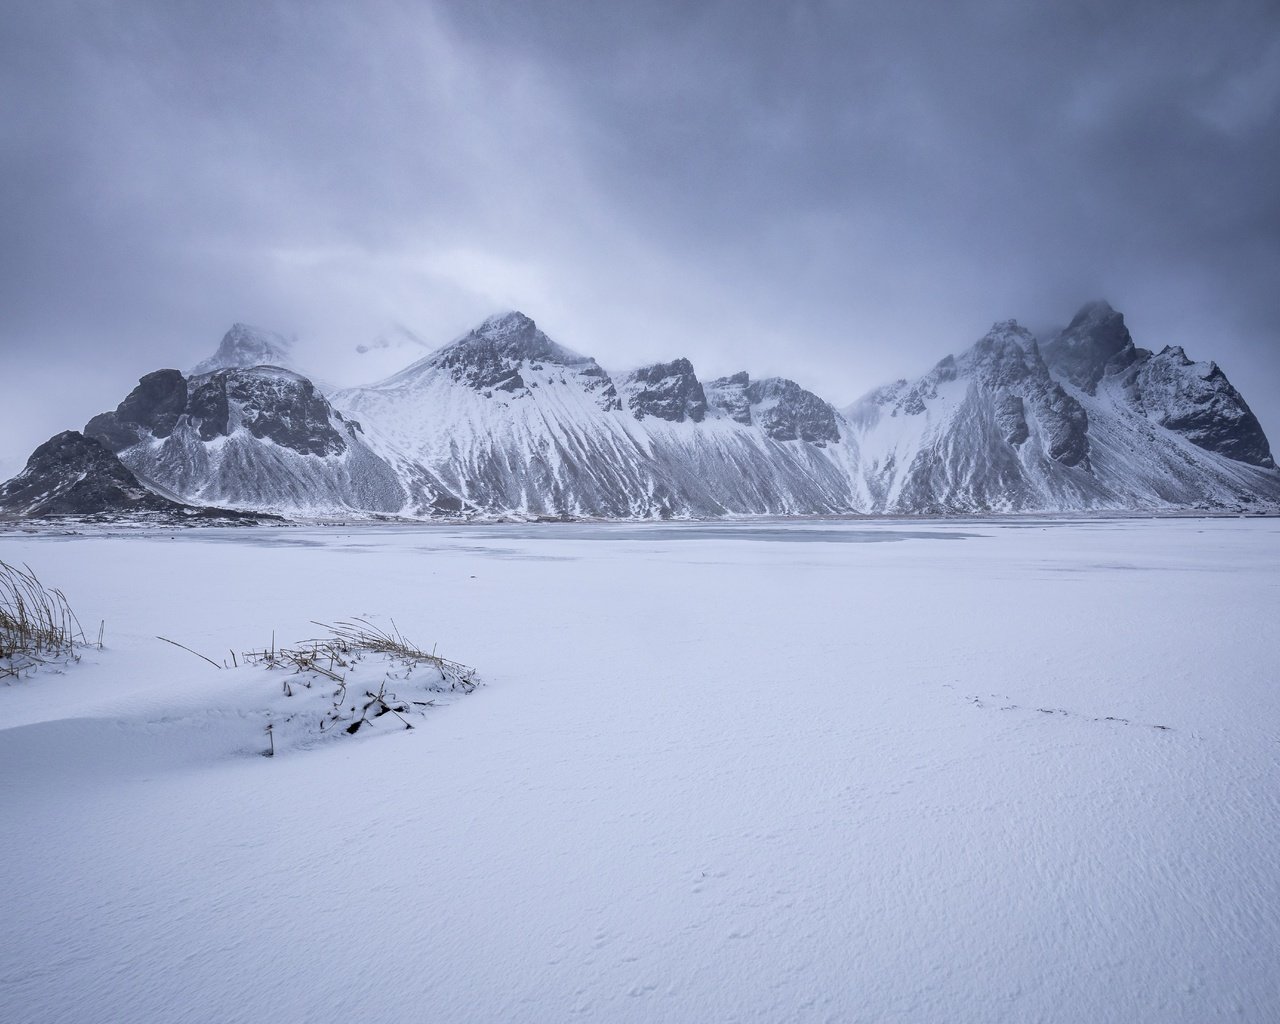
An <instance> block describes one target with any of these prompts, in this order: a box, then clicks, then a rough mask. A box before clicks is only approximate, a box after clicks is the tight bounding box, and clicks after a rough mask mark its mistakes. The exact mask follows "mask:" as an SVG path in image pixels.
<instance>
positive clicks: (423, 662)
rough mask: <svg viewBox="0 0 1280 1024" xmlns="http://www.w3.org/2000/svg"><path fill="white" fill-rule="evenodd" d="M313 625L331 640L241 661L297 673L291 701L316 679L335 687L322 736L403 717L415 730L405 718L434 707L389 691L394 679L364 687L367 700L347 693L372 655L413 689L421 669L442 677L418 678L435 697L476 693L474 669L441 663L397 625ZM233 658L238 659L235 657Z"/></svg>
mask: <svg viewBox="0 0 1280 1024" xmlns="http://www.w3.org/2000/svg"><path fill="white" fill-rule="evenodd" d="M314 625H317V626H320V627H321V628H323V629H325V630H327V631H328V636H324V637H319V638H317V639H314V640H304V641H302V642H301V643H299V644H297V645H295V646H293V647H280V648H278V647H276V645H275V640H274V639H273V640H272V643H271V646H270V647H269V648H263V649H262V650H258V651H248V652H246V653H245V654H243V655H241V657H240V659H239V660H240V661H243V662H245V663H246V664H250V665H266V666H267V667H269V668H292V669H293V670H294V675H293V677H291V678H289V679H286V680H284V683H283V690H284V693H285V695H286V696H290V697H291V696H293V693H294V689H293V688H294V686H302V687H305V688H307V689H311V686H312V683H313V682H315V677H316V676H320V677H323V678H324V679H328V680H330V681H331V682H332V683H334V684H335V687H334V689H333V694H332V701H331V703H330V706H329V708H328V710H327V711H326V712H325V714H324V715H323V717H322V719H321V721H320V725H319V728H320V731H321V732H330V731H333V730H334V729H335V728H341V729H342V731H344V732H347V733H350V734H355V733H356V732H358V731H359V730H360V728H361V727H362V726H363V725H365V724H366V723H369V722H371V721H372V720H373V719H376V718H381V717H382V716H383V715H387V714H390V715H394V716H395V717H396V718H398V719H399V720H400V721H401V722H402V723H403V724H404V727H405V728H406V729H412V728H413V725H412V723H411V722H409V721H408V719H407V718H405V717H404V716H405V715H407V714H410V713H413V712H418V711H421V710H422V709H425V708H428V707H432V706H433V705H434V703H435V702H434V701H431V700H412V699H405V698H401V697H400V696H398V695H397V694H396V693H395V692H394V691H391V690H388V689H387V684H388V681H390V680H391V678H392V677H391V675H390V674H387V675H386V676H384V678H383V679H382V680H381V681H380V682H379V684H378V688H377V691H376V692H375V691H374V690H372V689H369V688H365V689H364V690H363V695H360V694H351V693H348V674H349V673H350V672H351V670H352V669H354V668H355V667H356V665H358V664H359V662H360V661H361V660H362V659H364V658H365V657H368V656H370V655H381V656H384V657H386V658H387V659H388V660H389V661H390V662H391V663H392V665H395V666H397V667H398V669H399V673H400V674H398V675H397V676H396V679H397V680H398V681H399V682H402V683H406V684H408V683H409V681H410V677H411V676H412V675H413V672H414V670H415V669H417V668H419V667H422V666H425V667H427V668H428V669H429V670H434V672H435V673H436V674H437V675H438V678H430V679H426V680H423V679H420V678H419V679H415V680H414V681H413V686H414V688H415V689H423V690H427V691H428V692H434V693H451V692H452V693H470V692H471V691H472V690H474V689H475V688H476V685H477V683H476V681H475V669H472V668H469V667H468V666H466V665H463V664H462V663H460V662H457V661H450V660H449V659H448V658H442V657H440V656H439V655H438V654H436V652H435V651H434V650H432V651H426V650H423V649H422V648H420V647H418V646H416V645H415V644H413V643H411V642H410V641H408V640H407V639H405V637H404V635H403V634H402V633H401V632H400V630H399V629H398V628H397V627H396V625H395V623H392V625H391V629H390V631H388V630H385V629H382V628H381V627H379V626H375V625H374V624H373V623H371V622H369V621H368V620H366V619H351V620H349V621H342V622H337V623H334V624H332V625H328V624H326V623H323V622H317V623H314ZM232 658H233V660H235V656H234V654H233V655H232Z"/></svg>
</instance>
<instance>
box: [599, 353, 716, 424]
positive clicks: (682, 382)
mask: <svg viewBox="0 0 1280 1024" xmlns="http://www.w3.org/2000/svg"><path fill="white" fill-rule="evenodd" d="M618 389H619V392H620V393H621V395H622V397H623V401H624V404H625V405H626V407H627V408H628V409H630V410H631V411H632V413H634V414H635V417H636V419H643V418H644V417H645V416H654V417H657V418H658V419H660V420H668V421H669V422H671V423H683V422H684V421H685V420H692V421H693V422H694V423H701V422H702V421H703V419H705V418H706V415H707V396H706V393H705V392H704V391H703V389H702V384H701V382H700V381H699V380H698V376H697V374H695V373H694V372H693V364H692V363H690V362H689V360H687V359H676V360H675V361H674V362H670V363H654V364H653V365H651V366H644V367H641V368H640V369H638V370H632V371H631V372H630V373H628V374H626V375H625V376H623V377H621V378H620V379H619V384H618Z"/></svg>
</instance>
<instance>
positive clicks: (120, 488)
mask: <svg viewBox="0 0 1280 1024" xmlns="http://www.w3.org/2000/svg"><path fill="white" fill-rule="evenodd" d="M185 507H186V506H183V505H181V504H179V503H178V502H175V501H170V500H169V499H168V498H164V497H161V496H160V495H158V494H154V493H152V492H151V491H149V490H148V489H147V488H146V487H144V486H142V484H141V483H140V482H139V481H138V478H137V477H136V476H134V475H133V473H131V472H130V471H129V469H128V467H126V466H125V465H124V463H122V462H121V461H120V460H119V458H117V457H116V455H115V454H114V453H113V452H112V451H110V450H109V449H108V448H107V447H106V446H105V445H103V444H102V443H101V442H99V441H96V440H94V439H93V438H90V437H85V436H84V435H83V434H81V433H80V432H79V431H77V430H67V431H64V432H63V433H61V434H58V435H56V436H54V437H52V438H50V439H49V440H48V441H46V442H45V443H44V444H42V445H40V447H39V448H37V449H36V450H35V451H34V452H32V453H31V457H30V458H29V459H27V464H26V467H25V468H24V469H23V470H22V472H21V473H19V474H18V475H17V476H16V477H14V478H13V479H12V480H10V481H8V482H7V483H5V484H0V511H4V512H8V513H11V514H16V515H26V516H64V515H98V514H101V513H125V512H173V513H179V512H182V511H183V510H184V508H185Z"/></svg>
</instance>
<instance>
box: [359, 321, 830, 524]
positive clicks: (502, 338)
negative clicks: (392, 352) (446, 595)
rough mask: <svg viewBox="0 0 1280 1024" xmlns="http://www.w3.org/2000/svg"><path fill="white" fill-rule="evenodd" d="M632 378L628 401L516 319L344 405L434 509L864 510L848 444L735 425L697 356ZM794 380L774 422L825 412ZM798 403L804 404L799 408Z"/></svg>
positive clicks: (424, 505)
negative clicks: (708, 388)
mask: <svg viewBox="0 0 1280 1024" xmlns="http://www.w3.org/2000/svg"><path fill="white" fill-rule="evenodd" d="M620 379H621V380H622V387H621V394H620V393H619V388H618V386H617V385H615V383H614V380H613V378H612V377H611V376H610V375H609V374H608V373H607V372H605V370H603V369H602V368H601V367H600V365H599V364H598V363H597V362H596V361H595V360H594V359H591V358H588V357H586V356H582V355H579V354H578V353H576V352H572V351H570V350H569V349H566V348H564V347H563V346H561V345H558V344H556V343H555V342H554V341H552V340H551V339H550V338H548V337H547V336H546V335H545V334H544V333H543V332H542V331H540V330H539V329H538V328H537V325H536V324H535V323H534V322H533V321H532V320H530V319H529V318H528V317H526V316H524V315H523V314H520V313H514V312H513V313H507V314H503V315H501V316H496V317H491V318H490V319H489V320H486V321H485V322H484V323H483V324H481V325H480V326H479V327H478V328H476V329H475V330H474V331H471V332H470V333H468V334H467V335H464V336H463V337H461V338H459V339H457V340H456V341H454V342H453V343H452V344H450V345H447V346H445V347H444V348H443V349H441V350H440V351H438V352H436V353H434V354H432V355H431V356H429V357H427V358H426V359H423V360H421V361H420V362H418V363H416V364H414V365H413V366H411V367H409V368H408V369H406V370H404V371H402V372H401V373H398V374H396V375H395V376H393V377H391V378H389V379H388V380H386V381H384V382H383V383H381V384H378V385H376V386H373V387H368V388H354V389H349V390H346V391H342V392H338V393H337V394H335V395H334V402H335V404H337V405H339V406H340V407H341V408H344V409H346V410H348V411H349V412H350V413H351V414H352V415H354V416H357V417H358V418H359V419H360V420H361V421H362V422H363V423H365V425H366V428H367V431H368V434H367V436H368V440H369V443H370V445H372V446H373V447H374V448H375V450H377V451H378V453H379V454H380V455H382V457H383V458H385V459H386V460H387V461H388V462H390V463H392V464H393V465H395V466H396V467H397V469H398V470H399V471H400V473H401V476H402V479H404V480H406V482H407V484H408V486H409V489H410V492H411V494H412V498H413V502H412V505H413V508H414V509H415V510H416V511H417V512H419V513H426V512H429V511H431V510H432V509H462V508H474V509H482V510H485V511H490V512H511V513H518V514H523V515H544V516H559V515H569V516H607V517H618V516H627V517H631V516H637V517H653V516H668V515H677V516H685V515H724V514H769V513H773V514H788V513H821V512H828V513H834V512H843V511H848V510H849V509H850V508H851V507H852V504H853V501H854V495H853V489H852V480H853V477H852V474H851V472H850V467H851V465H852V459H851V456H850V453H849V452H848V450H847V447H846V446H843V445H841V444H840V443H839V437H838V435H837V436H834V437H829V438H827V439H826V440H829V441H831V442H832V443H831V445H830V447H826V446H825V441H823V442H819V443H814V442H813V441H811V440H808V439H804V438H802V437H799V436H797V434H796V432H795V431H791V432H789V433H788V432H787V431H785V430H782V431H774V432H773V433H772V434H771V433H770V431H769V430H768V429H766V428H764V427H760V426H756V425H754V424H752V423H742V422H739V421H737V420H735V419H734V418H733V417H732V416H730V415H728V414H727V413H725V412H723V411H722V410H720V409H719V408H717V407H714V406H712V405H710V404H709V403H708V400H707V397H706V395H705V393H704V390H703V387H702V385H701V383H700V382H699V381H698V379H697V377H696V375H695V373H694V370H693V367H692V366H691V365H690V363H689V361H688V360H687V359H677V360H675V361H674V362H672V363H667V364H658V365H655V366H651V367H646V368H644V369H641V370H637V371H634V372H632V373H630V374H626V375H622V376H620ZM785 384H786V385H787V386H784V385H783V383H778V384H777V386H776V387H775V388H774V391H771V392H769V394H767V395H765V394H764V393H763V392H762V394H761V397H760V406H761V408H762V414H763V415H765V417H766V419H768V418H769V417H775V418H777V419H779V421H782V420H788V419H789V420H790V421H795V420H796V419H804V417H805V415H807V414H808V413H807V411H808V410H809V407H810V406H812V405H814V404H817V405H820V406H824V407H826V404H825V403H823V402H822V401H821V400H820V399H818V398H816V396H812V395H810V394H809V393H808V392H804V391H802V389H800V388H798V386H796V385H794V384H790V382H785ZM775 392H776V393H775ZM796 403H800V404H801V405H803V407H804V408H803V410H802V411H801V412H800V413H794V412H790V413H789V412H788V409H790V408H791V406H793V405H795V404H796ZM826 408H827V410H828V413H829V415H831V416H832V417H834V412H832V411H831V410H830V408H829V407H826ZM769 421H770V422H772V419H770V420H769Z"/></svg>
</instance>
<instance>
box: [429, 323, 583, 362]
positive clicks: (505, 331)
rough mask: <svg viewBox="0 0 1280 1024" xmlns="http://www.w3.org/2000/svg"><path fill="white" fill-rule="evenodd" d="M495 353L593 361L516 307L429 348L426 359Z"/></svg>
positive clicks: (451, 359) (468, 358)
mask: <svg viewBox="0 0 1280 1024" xmlns="http://www.w3.org/2000/svg"><path fill="white" fill-rule="evenodd" d="M495 355H496V356H500V357H502V358H505V359H514V360H521V359H526V360H530V361H538V362H550V363H558V364H560V365H562V366H580V365H582V364H584V363H590V362H594V361H595V360H593V359H590V358H589V357H587V356H584V355H581V354H580V353H578V352H574V351H573V350H572V349H568V348H565V347H564V346H563V345H561V344H559V343H558V342H555V341H552V340H551V339H550V338H549V337H547V335H546V334H545V333H544V332H543V331H541V330H539V329H538V325H537V323H535V322H534V320H533V319H532V318H531V317H528V316H525V315H524V314H523V313H521V312H520V311H519V310H508V311H507V312H505V313H495V314H494V315H493V316H491V317H488V318H487V319H485V320H484V321H483V322H482V323H480V324H479V326H477V327H474V328H472V329H471V330H470V331H468V332H467V333H466V334H464V335H462V336H461V337H460V338H455V339H454V340H453V341H451V342H450V343H449V344H448V345H445V346H444V347H443V348H441V349H439V350H437V351H436V352H433V353H432V354H431V355H429V356H428V357H427V362H428V363H429V364H431V365H434V366H454V365H459V364H461V363H464V362H467V361H472V360H484V359H487V358H490V357H492V356H495Z"/></svg>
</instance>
